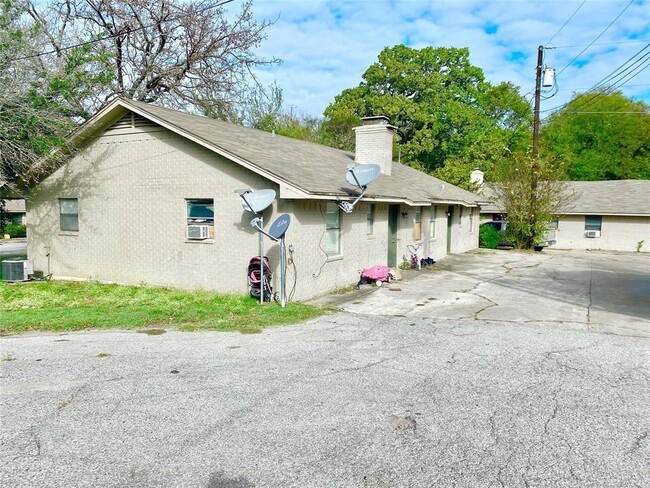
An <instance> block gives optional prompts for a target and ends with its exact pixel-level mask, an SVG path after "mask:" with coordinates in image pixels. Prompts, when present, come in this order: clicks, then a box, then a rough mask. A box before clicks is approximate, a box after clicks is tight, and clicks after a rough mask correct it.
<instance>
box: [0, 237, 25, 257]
mask: <svg viewBox="0 0 650 488" xmlns="http://www.w3.org/2000/svg"><path fill="white" fill-rule="evenodd" d="M16 255H23V256H26V255H27V241H26V240H25V239H11V240H4V239H0V257H1V256H16Z"/></svg>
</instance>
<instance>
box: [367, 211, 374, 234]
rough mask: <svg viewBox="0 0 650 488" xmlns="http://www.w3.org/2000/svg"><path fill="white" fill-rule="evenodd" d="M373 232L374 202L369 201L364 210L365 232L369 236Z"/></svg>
mask: <svg viewBox="0 0 650 488" xmlns="http://www.w3.org/2000/svg"><path fill="white" fill-rule="evenodd" d="M374 233H375V204H374V203H369V204H368V210H367V211H366V234H368V235H369V236H371V235H373V234H374Z"/></svg>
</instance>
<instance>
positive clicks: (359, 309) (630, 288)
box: [313, 249, 650, 337]
mask: <svg viewBox="0 0 650 488" xmlns="http://www.w3.org/2000/svg"><path fill="white" fill-rule="evenodd" d="M404 273H405V280H404V281H401V282H392V283H389V284H388V286H382V287H381V288H376V287H374V286H372V285H364V286H363V288H362V290H361V291H360V292H359V291H354V292H350V293H346V294H342V295H329V296H326V297H321V298H318V299H316V300H314V301H313V302H314V303H319V304H324V305H329V306H334V307H340V308H341V309H343V310H345V311H346V312H349V313H355V314H360V315H363V314H369V315H381V316H386V315H390V316H404V317H436V318H439V319H474V320H488V321H494V320H497V321H502V322H538V321H544V322H554V323H558V324H562V325H564V326H565V327H572V328H578V329H584V330H596V331H600V332H607V333H614V334H622V335H635V336H641V337H650V255H648V254H647V253H614V252H611V253H610V252H585V251H555V250H545V251H544V252H542V253H522V252H514V251H493V250H484V249H481V250H478V251H476V252H473V253H466V254H459V255H450V256H448V257H447V258H446V259H445V260H444V261H442V262H440V263H437V264H435V265H434V266H433V267H431V268H426V269H423V270H422V271H410V270H409V271H406V272H404Z"/></svg>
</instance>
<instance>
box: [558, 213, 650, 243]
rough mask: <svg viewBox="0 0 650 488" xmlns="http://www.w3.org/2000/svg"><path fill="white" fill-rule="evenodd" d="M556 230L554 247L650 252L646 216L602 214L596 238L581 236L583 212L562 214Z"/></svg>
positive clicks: (648, 223)
mask: <svg viewBox="0 0 650 488" xmlns="http://www.w3.org/2000/svg"><path fill="white" fill-rule="evenodd" d="M558 225H559V228H558V230H557V232H556V237H555V238H556V241H557V242H556V244H555V245H554V246H553V247H554V248H557V249H602V250H608V251H636V249H637V245H638V244H639V242H640V241H644V243H643V246H642V248H641V251H642V252H650V217H619V216H607V215H604V216H603V221H602V230H601V233H600V237H596V238H589V237H585V217H584V215H562V216H561V217H560V219H559V222H558Z"/></svg>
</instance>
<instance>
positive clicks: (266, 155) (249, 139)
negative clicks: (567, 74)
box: [118, 99, 480, 206]
mask: <svg viewBox="0 0 650 488" xmlns="http://www.w3.org/2000/svg"><path fill="white" fill-rule="evenodd" d="M118 102H119V103H121V104H122V105H123V106H124V107H126V108H131V109H135V110H136V111H137V112H139V113H140V114H142V115H145V116H149V117H151V118H152V119H153V120H154V122H155V121H156V120H158V121H164V122H165V123H167V124H169V125H171V126H173V127H175V128H177V129H180V131H183V132H186V133H188V134H191V135H192V136H194V137H197V138H200V139H201V140H202V141H204V142H207V143H208V144H209V145H211V146H213V147H216V148H219V149H221V150H222V151H225V152H226V153H229V154H231V155H233V156H236V157H238V158H241V159H243V160H246V161H247V162H248V163H250V164H252V165H253V166H255V167H258V168H260V169H263V170H265V171H266V172H269V173H271V174H273V175H275V176H276V177H278V178H279V179H281V180H283V181H285V182H287V183H289V184H291V185H293V186H296V187H298V188H300V189H302V190H304V191H306V192H307V193H310V194H313V195H335V196H340V195H347V194H349V193H350V192H351V191H353V190H354V188H352V187H351V186H350V185H348V184H347V182H346V181H345V172H346V170H347V166H348V165H349V164H350V163H353V161H354V154H353V153H350V152H347V151H341V150H339V149H334V148H331V147H327V146H322V145H320V144H313V143H310V142H305V141H300V140H297V139H291V138H288V137H284V136H280V135H274V134H272V133H269V132H264V131H261V130H257V129H251V128H248V127H242V126H239V125H234V124H229V123H226V122H222V121H218V120H214V119H209V118H206V117H202V116H198V115H192V114H188V113H184V112H179V111H176V110H170V109H166V108H161V107H157V106H155V105H151V104H147V103H143V102H135V101H132V100H124V99H119V100H118ZM149 117H148V118H149ZM366 196H367V197H373V198H378V199H387V200H389V199H397V200H402V199H403V200H406V201H409V202H413V203H424V202H453V203H464V204H467V205H472V206H473V205H476V204H477V202H478V201H479V200H480V199H479V197H478V196H477V195H475V194H473V193H471V192H469V191H466V190H463V189H461V188H458V187H456V186H454V185H451V184H449V183H446V182H444V181H442V180H439V179H437V178H434V177H432V176H429V175H427V174H426V173H423V172H421V171H418V170H416V169H414V168H411V167H408V166H405V165H403V164H400V163H397V162H393V166H392V174H391V175H390V176H387V175H383V174H382V175H380V176H379V178H377V180H375V181H374V182H372V183H371V184H370V185H369V186H368V190H367V192H366Z"/></svg>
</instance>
